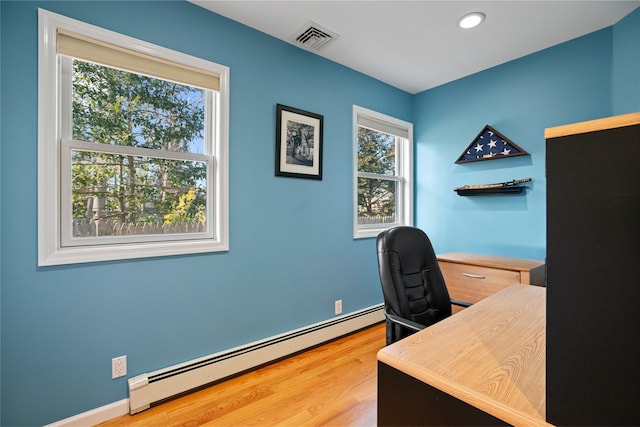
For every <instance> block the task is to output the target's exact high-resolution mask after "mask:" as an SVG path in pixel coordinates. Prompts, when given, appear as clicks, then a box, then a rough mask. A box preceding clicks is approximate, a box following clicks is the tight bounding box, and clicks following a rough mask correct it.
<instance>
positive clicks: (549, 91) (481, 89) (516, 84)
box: [414, 11, 640, 259]
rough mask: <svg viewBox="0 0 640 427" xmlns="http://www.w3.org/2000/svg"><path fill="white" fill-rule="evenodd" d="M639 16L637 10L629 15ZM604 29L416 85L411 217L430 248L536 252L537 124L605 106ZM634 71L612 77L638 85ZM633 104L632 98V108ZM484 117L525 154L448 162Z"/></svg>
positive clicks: (608, 75)
mask: <svg viewBox="0 0 640 427" xmlns="http://www.w3.org/2000/svg"><path fill="white" fill-rule="evenodd" d="M638 16H639V12H638V11H636V12H635V21H637V20H638V19H637V17H638ZM635 28H636V29H635V34H636V37H637V34H638V30H637V27H635ZM613 31H614V28H613V27H609V28H606V29H604V30H601V31H597V32H594V33H591V34H589V35H586V36H584V37H581V38H578V39H574V40H572V41H569V42H566V43H563V44H561V45H557V46H554V47H551V48H549V49H546V50H543V51H540V52H538V53H535V54H532V55H529V56H526V57H524V58H520V59H518V60H514V61H511V62H509V63H506V64H503V65H500V66H498V67H495V68H492V69H489V70H486V71H484V72H481V73H477V74H475V75H472V76H469V77H466V78H463V79H460V80H457V81H455V82H452V83H449V84H446V85H443V86H440V87H438V88H434V89H432V90H428V91H425V92H423V93H421V94H418V95H416V97H415V110H414V120H415V123H416V125H415V141H416V168H415V169H416V185H417V200H416V224H417V225H418V226H419V227H421V228H423V229H424V230H425V231H426V232H427V233H428V234H429V235H430V236H431V237H432V242H433V244H434V246H435V247H436V248H437V250H438V251H439V252H449V251H463V252H480V253H486V254H492V255H501V256H515V257H524V258H534V259H544V258H545V253H546V235H545V234H546V202H545V197H546V190H545V188H546V181H545V139H544V129H545V128H548V127H553V126H558V125H563V124H568V123H574V122H579V121H584V120H591V119H597V118H601V117H607V116H609V115H612V114H613V111H612V89H611V88H612V78H613V77H612V72H611V69H612V63H613V52H614V50H613V49H612V46H613V43H614V42H613ZM628 32H631V31H628ZM620 33H621V32H620ZM625 36H626V34H625ZM632 41H633V40H632ZM619 42H620V43H627V38H625V37H622V36H621V37H620V41H619ZM634 48H635V49H636V50H637V49H638V45H637V44H636V45H634ZM636 59H637V55H636ZM639 79H640V77H639V74H638V72H637V70H636V71H635V75H625V78H624V81H620V83H619V84H620V86H621V87H624V88H626V89H627V90H631V91H632V93H637V90H638V89H640V81H639ZM634 91H635V92H634ZM623 92H624V91H623ZM639 107H640V105H639V104H638V103H637V102H636V105H635V106H633V107H632V108H635V109H636V110H637V109H638V108H639ZM630 108H631V107H630ZM487 124H489V125H491V126H492V127H494V128H495V129H497V130H498V131H499V132H501V133H502V134H504V135H505V136H506V137H507V138H509V139H511V140H512V141H513V142H515V143H516V144H517V145H519V146H520V147H521V148H523V149H524V150H526V151H527V152H528V153H529V154H530V156H522V157H514V158H508V159H499V160H489V161H480V162H473V163H465V164H455V163H454V162H455V160H456V159H457V158H458V157H459V156H460V154H461V153H462V152H463V151H464V150H465V149H466V148H467V146H468V145H469V144H470V143H471V141H472V140H473V139H474V138H475V137H476V135H477V134H478V132H480V130H481V129H482V128H483V127H484V126H485V125H487ZM567 167H570V165H567ZM529 177H530V178H533V182H532V183H531V184H528V185H527V186H528V187H529V188H530V189H528V190H526V192H525V193H522V194H520V195H492V196H474V197H461V196H458V195H457V194H456V193H455V192H454V191H453V189H454V188H455V187H459V186H462V185H466V184H483V183H493V182H505V181H510V180H512V179H520V178H529ZM576 179H580V177H576Z"/></svg>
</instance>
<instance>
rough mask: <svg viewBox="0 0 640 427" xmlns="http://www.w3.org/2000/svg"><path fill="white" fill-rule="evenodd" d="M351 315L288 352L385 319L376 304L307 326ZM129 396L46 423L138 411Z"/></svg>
mask: <svg viewBox="0 0 640 427" xmlns="http://www.w3.org/2000/svg"><path fill="white" fill-rule="evenodd" d="M360 312H363V313H364V312H367V313H368V314H366V315H360V314H359V313H360ZM350 317H354V320H350V321H348V322H340V323H339V324H338V326H335V327H325V328H323V329H321V330H320V332H318V333H316V335H317V336H316V337H315V338H312V340H316V341H313V342H306V341H305V340H308V338H304V337H303V338H302V341H305V342H304V343H303V344H301V347H300V348H289V349H288V352H289V354H292V352H293V353H295V352H297V351H300V350H301V349H303V348H307V347H310V346H312V345H317V344H320V343H322V342H327V341H330V340H331V339H334V338H338V337H340V336H342V335H344V334H345V333H350V332H354V331H356V330H358V329H360V328H363V327H367V326H371V325H374V324H375V323H376V322H380V321H383V320H384V312H383V305H382V304H379V305H376V306H372V307H369V308H367V309H363V310H360V311H356V312H353V313H350V314H346V315H343V316H339V317H336V318H333V319H329V320H327V321H326V322H320V323H318V324H315V325H310V327H317V326H318V325H321V324H323V323H329V324H330V323H331V322H332V321H335V320H336V319H338V320H340V319H341V318H350ZM303 329H306V328H301V329H300V330H303ZM300 330H296V331H300ZM296 331H291V332H296ZM291 332H290V333H291ZM282 335H286V334H282ZM285 353H287V351H285V352H284V353H282V354H278V355H276V356H278V357H275V356H273V357H270V358H269V360H275V359H277V358H279V357H282V356H286V354H285ZM255 363H257V362H255ZM260 364H261V363H257V364H249V365H246V364H243V366H242V369H239V370H238V372H239V371H241V370H244V369H247V368H249V369H250V368H253V367H255V366H259V365H260ZM208 382H211V381H210V379H209V380H208ZM130 398H131V396H130ZM130 398H129V399H122V400H120V401H118V402H113V403H110V404H108V405H105V406H101V407H99V408H95V409H92V410H90V411H87V412H83V413H81V414H78V415H74V416H72V417H69V418H66V419H64V420H60V421H57V422H54V423H52V424H49V425H47V426H45V427H85V426H86V427H89V426H95V425H96V424H100V423H103V422H105V421H109V420H112V419H114V418H118V417H121V416H122V415H126V414H129V413H135V412H138V411H134V412H131V408H130V406H131V404H132V403H134V401H135V399H134V400H131V399H130Z"/></svg>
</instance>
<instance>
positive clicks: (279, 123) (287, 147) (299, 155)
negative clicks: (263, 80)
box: [276, 104, 324, 180]
mask: <svg viewBox="0 0 640 427" xmlns="http://www.w3.org/2000/svg"><path fill="white" fill-rule="evenodd" d="M323 122H324V117H323V116H321V115H320V114H315V113H311V112H309V111H304V110H300V109H298V108H293V107H287V106H286V105H282V104H277V105H276V176H285V177H290V178H305V179H318V180H321V179H322V128H323Z"/></svg>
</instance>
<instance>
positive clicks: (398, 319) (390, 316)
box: [384, 307, 425, 331]
mask: <svg viewBox="0 0 640 427" xmlns="http://www.w3.org/2000/svg"><path fill="white" fill-rule="evenodd" d="M384 315H385V316H386V317H387V319H389V320H390V321H391V322H393V323H397V324H398V325H401V326H404V327H405V328H408V329H411V330H412V331H421V330H423V329H424V328H425V326H424V325H421V324H419V323H416V322H412V321H411V320H407V319H403V318H402V317H399V316H396V315H395V314H391V313H389V311H388V310H387V308H386V307H385V309H384Z"/></svg>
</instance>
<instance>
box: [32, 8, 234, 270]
mask: <svg viewBox="0 0 640 427" xmlns="http://www.w3.org/2000/svg"><path fill="white" fill-rule="evenodd" d="M40 31H41V33H40V44H41V48H40V59H39V63H40V65H39V67H40V74H39V81H40V93H39V98H40V100H39V103H40V105H39V115H40V124H39V127H40V128H39V143H38V144H39V148H38V150H39V154H38V155H39V158H38V168H39V183H38V200H39V213H38V215H39V217H38V222H39V231H38V239H39V265H54V264H67V263H77V262H89V261H103V260H113V259H126V258H139V257H147V256H158V255H176V254H185V253H195V252H211V251H220V250H226V249H227V248H228V242H227V240H228V238H227V236H228V230H227V223H228V221H227V216H228V214H227V212H228V207H227V158H226V156H227V140H226V135H227V131H226V129H227V121H228V120H227V111H228V108H227V104H228V101H227V99H228V91H227V89H226V82H227V79H228V69H227V68H226V67H222V66H219V65H217V64H214V63H211V62H209V61H205V60H202V59H199V58H194V57H191V56H188V55H184V54H180V53H178V52H174V51H170V50H168V49H164V48H161V47H159V46H154V45H150V44H148V43H145V42H142V41H139V40H134V39H130V38H128V37H125V36H121V35H119V34H115V33H112V32H109V31H106V30H103V29H100V28H97V27H93V26H90V25H87V24H84V23H81V22H78V21H75V20H71V19H69V18H65V17H62V16H60V15H56V14H53V13H50V12H45V11H42V10H41V11H40Z"/></svg>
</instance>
